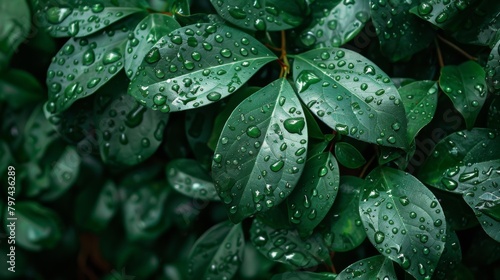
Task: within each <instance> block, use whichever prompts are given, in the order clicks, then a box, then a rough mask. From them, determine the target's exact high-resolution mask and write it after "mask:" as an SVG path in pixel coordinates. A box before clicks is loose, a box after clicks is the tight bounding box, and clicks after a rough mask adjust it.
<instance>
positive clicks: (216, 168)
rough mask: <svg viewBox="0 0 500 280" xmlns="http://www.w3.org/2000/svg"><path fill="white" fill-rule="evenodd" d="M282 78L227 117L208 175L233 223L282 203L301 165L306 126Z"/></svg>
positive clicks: (290, 91)
mask: <svg viewBox="0 0 500 280" xmlns="http://www.w3.org/2000/svg"><path fill="white" fill-rule="evenodd" d="M301 109H302V107H301V105H300V102H299V100H298V99H297V97H296V96H295V93H294V91H293V89H292V86H291V85H290V84H289V83H288V81H287V80H286V79H284V78H282V79H279V80H277V81H274V82H273V83H271V84H269V85H268V86H266V87H264V88H262V89H261V90H259V91H257V92H255V93H254V94H253V95H251V96H250V97H248V98H246V99H245V100H244V101H243V102H242V103H241V104H240V105H238V106H237V107H236V108H235V110H234V111H233V113H232V114H231V116H230V117H229V119H228V121H227V122H226V125H225V127H224V130H223V131H222V134H221V138H220V139H219V143H218V144H217V148H216V149H215V155H214V159H213V164H212V177H213V178H214V181H215V187H216V189H217V192H218V193H219V196H220V197H221V199H222V201H223V202H224V204H225V205H226V208H227V209H228V212H229V217H230V219H231V221H233V222H236V223H237V222H240V221H241V220H243V219H244V218H246V217H248V216H250V215H252V214H254V213H256V212H260V211H266V210H268V209H271V208H273V207H274V206H276V205H278V204H279V203H281V202H282V201H283V200H284V199H285V198H286V197H287V196H288V195H289V194H290V192H291V191H292V190H293V188H294V187H295V185H296V183H297V181H298V180H299V177H300V174H301V173H302V171H303V169H304V161H303V160H299V159H300V158H301V157H302V158H303V157H305V156H306V151H307V148H306V144H307V140H306V139H307V135H308V134H307V132H308V131H307V125H306V120H305V118H304V116H303V113H302V111H301Z"/></svg>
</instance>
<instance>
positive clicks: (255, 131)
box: [247, 125, 261, 138]
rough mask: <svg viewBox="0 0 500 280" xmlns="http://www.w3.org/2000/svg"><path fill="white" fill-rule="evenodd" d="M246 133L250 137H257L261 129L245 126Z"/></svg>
mask: <svg viewBox="0 0 500 280" xmlns="http://www.w3.org/2000/svg"><path fill="white" fill-rule="evenodd" d="M247 135H248V136H250V137H252V138H259V137H260V135H261V131H260V129H259V128H258V127H256V126H254V125H253V126H249V127H248V128H247Z"/></svg>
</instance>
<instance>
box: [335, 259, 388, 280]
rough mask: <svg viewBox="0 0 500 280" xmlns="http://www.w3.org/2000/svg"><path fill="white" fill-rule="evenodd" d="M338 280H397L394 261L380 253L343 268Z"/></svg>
mask: <svg viewBox="0 0 500 280" xmlns="http://www.w3.org/2000/svg"><path fill="white" fill-rule="evenodd" d="M336 279H338V280H347V279H366V280H371V279H384V280H396V279H398V278H397V277H396V272H395V271H394V266H393V264H392V261H391V260H390V259H388V258H386V257H384V256H381V255H378V256H374V257H370V258H366V259H362V260H359V261H357V262H355V263H353V264H351V265H350V266H348V267H346V268H345V269H344V270H342V271H341V272H340V273H339V275H337V278H336Z"/></svg>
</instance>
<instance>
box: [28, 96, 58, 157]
mask: <svg viewBox="0 0 500 280" xmlns="http://www.w3.org/2000/svg"><path fill="white" fill-rule="evenodd" d="M42 106H43V105H42V104H38V106H36V107H35V109H34V110H33V113H32V114H31V116H30V118H29V119H28V121H27V122H26V126H25V127H24V134H25V135H26V136H25V137H26V138H25V141H24V150H25V151H26V154H27V155H28V157H29V158H30V159H31V160H33V161H38V160H39V159H41V158H42V157H43V155H44V153H45V150H47V148H48V147H49V145H50V144H51V143H52V142H54V140H56V139H57V138H59V134H58V133H57V131H55V130H54V127H53V126H52V124H51V123H50V122H49V121H48V120H47V119H46V118H45V115H44V113H43V109H42Z"/></svg>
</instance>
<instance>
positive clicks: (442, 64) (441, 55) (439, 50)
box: [434, 40, 444, 68]
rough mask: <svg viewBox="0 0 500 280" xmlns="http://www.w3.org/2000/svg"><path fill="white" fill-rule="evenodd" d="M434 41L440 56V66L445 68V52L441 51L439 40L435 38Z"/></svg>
mask: <svg viewBox="0 0 500 280" xmlns="http://www.w3.org/2000/svg"><path fill="white" fill-rule="evenodd" d="M434 43H435V44H436V51H437V56H438V61H439V67H441V68H443V67H444V61H443V54H442V53H441V48H440V47H439V43H438V41H437V40H434Z"/></svg>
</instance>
